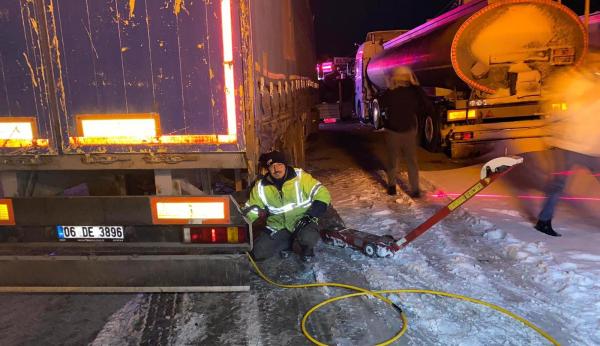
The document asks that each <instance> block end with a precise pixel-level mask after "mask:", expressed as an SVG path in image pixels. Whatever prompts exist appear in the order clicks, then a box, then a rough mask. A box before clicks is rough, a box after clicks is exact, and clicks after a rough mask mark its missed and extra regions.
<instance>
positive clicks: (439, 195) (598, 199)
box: [429, 191, 600, 202]
mask: <svg viewBox="0 0 600 346" xmlns="http://www.w3.org/2000/svg"><path fill="white" fill-rule="evenodd" d="M460 195H462V193H450V192H444V191H437V192H435V193H433V194H431V195H429V196H431V197H433V198H444V197H458V196H460ZM474 197H478V198H518V199H546V197H545V196H535V195H518V196H510V195H499V194H485V193H480V194H477V195H475V196H474ZM560 199H561V200H565V201H587V202H600V197H576V196H564V197H560Z"/></svg>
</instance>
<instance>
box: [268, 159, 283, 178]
mask: <svg viewBox="0 0 600 346" xmlns="http://www.w3.org/2000/svg"><path fill="white" fill-rule="evenodd" d="M269 174H271V176H272V177H273V178H275V179H281V178H283V177H284V176H285V165H284V164H283V163H279V162H276V163H274V164H272V165H270V166H269Z"/></svg>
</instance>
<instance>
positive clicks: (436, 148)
mask: <svg viewBox="0 0 600 346" xmlns="http://www.w3.org/2000/svg"><path fill="white" fill-rule="evenodd" d="M442 113H446V107H436V113H435V114H427V115H425V116H424V117H423V127H422V133H421V138H422V141H423V147H425V149H427V150H428V151H430V152H432V153H437V152H440V151H441V149H442V145H441V143H442V138H441V132H440V128H441V126H442V124H441V120H440V119H441V114H442Z"/></svg>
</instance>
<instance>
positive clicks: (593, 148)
mask: <svg viewBox="0 0 600 346" xmlns="http://www.w3.org/2000/svg"><path fill="white" fill-rule="evenodd" d="M554 84H555V85H556V88H557V93H556V94H557V95H558V96H559V97H560V100H562V101H563V102H566V104H567V107H568V110H567V111H566V112H562V113H558V114H553V115H552V118H551V122H550V124H549V126H548V130H549V136H548V139H549V144H550V145H551V146H552V149H551V152H552V156H553V159H554V166H555V173H560V172H565V171H569V170H571V169H572V168H573V167H575V166H581V167H584V168H587V169H589V170H590V171H592V172H593V173H600V99H599V98H598V97H599V95H600V53H596V54H594V53H590V55H589V57H588V59H587V62H586V64H584V66H583V67H582V68H579V69H577V70H573V71H570V72H568V73H566V74H564V75H562V76H561V77H560V78H558V79H557V80H556V81H555V83H554ZM567 178H568V175H567V174H553V175H552V179H551V180H550V182H549V183H548V185H547V187H546V191H545V192H546V201H545V202H544V206H543V207H542V210H541V212H540V214H539V215H538V221H537V223H536V225H535V229H537V230H538V231H540V232H543V233H545V234H548V235H551V236H554V237H559V236H560V234H559V233H557V232H556V231H555V230H554V229H553V228H552V217H553V216H554V209H555V207H556V203H557V202H558V200H559V199H560V196H561V194H562V192H563V189H564V188H565V185H566V183H567ZM596 178H597V179H598V181H599V182H600V177H599V176H596Z"/></svg>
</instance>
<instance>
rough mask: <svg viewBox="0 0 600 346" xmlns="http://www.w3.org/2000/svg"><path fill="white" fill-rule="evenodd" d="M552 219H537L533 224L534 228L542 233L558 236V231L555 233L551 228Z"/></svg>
mask: <svg viewBox="0 0 600 346" xmlns="http://www.w3.org/2000/svg"><path fill="white" fill-rule="evenodd" d="M551 221H552V220H547V221H543V220H538V222H537V224H535V229H537V230H538V231H540V232H542V233H546V234H547V235H551V236H553V237H560V236H561V234H560V233H556V231H555V230H554V229H552V222H551Z"/></svg>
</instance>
